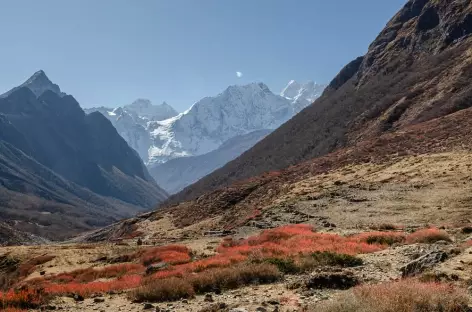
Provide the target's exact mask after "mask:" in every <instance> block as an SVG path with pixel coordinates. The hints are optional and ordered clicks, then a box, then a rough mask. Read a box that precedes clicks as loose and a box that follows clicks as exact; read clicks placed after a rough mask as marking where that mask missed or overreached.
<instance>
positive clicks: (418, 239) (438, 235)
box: [406, 228, 452, 244]
mask: <svg viewBox="0 0 472 312" xmlns="http://www.w3.org/2000/svg"><path fill="white" fill-rule="evenodd" d="M437 241H446V242H451V241H452V240H451V238H450V237H449V235H448V234H447V232H446V231H443V230H439V229H436V228H430V229H422V230H418V231H416V232H413V233H411V234H410V235H408V236H407V237H406V242H407V243H408V244H414V243H425V244H432V243H435V242H437Z"/></svg>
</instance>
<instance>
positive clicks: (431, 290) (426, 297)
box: [312, 280, 468, 312]
mask: <svg viewBox="0 0 472 312" xmlns="http://www.w3.org/2000/svg"><path fill="white" fill-rule="evenodd" d="M467 304H468V299H467V295H466V293H465V292H464V291H462V290H460V289H457V288H454V287H453V286H452V285H450V284H439V283H421V282H418V281H416V280H402V281H398V282H391V283H385V284H379V285H365V286H359V287H356V288H355V289H354V290H353V291H352V292H349V293H345V294H343V295H341V297H339V298H337V300H336V301H334V302H330V303H327V304H324V305H321V306H316V307H315V308H314V309H313V310H312V311H317V312H318V311H320V312H462V311H464V312H465V311H468V307H467Z"/></svg>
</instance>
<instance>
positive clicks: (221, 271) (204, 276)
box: [189, 263, 282, 293]
mask: <svg viewBox="0 0 472 312" xmlns="http://www.w3.org/2000/svg"><path fill="white" fill-rule="evenodd" d="M281 277H282V274H281V273H280V271H279V270H278V269H277V267H276V266H275V265H271V264H267V263H263V264H244V265H238V266H234V267H231V268H216V269H211V270H207V271H205V272H204V273H198V274H195V275H192V276H191V277H190V279H189V281H190V283H191V285H192V286H193V287H194V290H195V292H196V293H205V292H209V291H214V290H217V289H218V290H223V289H234V288H238V287H240V286H243V285H249V284H266V283H272V282H275V281H277V280H278V279H280V278H281Z"/></svg>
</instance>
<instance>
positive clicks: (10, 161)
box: [0, 72, 167, 238]
mask: <svg viewBox="0 0 472 312" xmlns="http://www.w3.org/2000/svg"><path fill="white" fill-rule="evenodd" d="M33 78H34V79H33ZM35 79H36V80H37V81H36V82H35ZM47 81H49V79H47V77H46V76H45V74H44V72H38V73H36V74H35V75H34V76H33V77H32V78H31V79H29V80H28V81H27V83H29V84H28V85H26V86H23V87H21V88H15V89H13V90H12V91H10V92H8V93H6V94H5V95H3V96H2V97H0V203H1V204H0V215H1V217H2V218H1V219H2V220H3V221H8V222H10V223H11V222H13V223H17V225H18V227H19V229H21V230H25V231H26V232H30V233H35V234H38V235H44V236H46V237H49V238H64V237H66V236H68V235H70V234H75V233H77V232H78V231H84V230H88V229H91V228H94V227H98V226H104V225H106V224H109V223H111V222H113V221H116V220H118V219H119V218H123V217H128V216H131V215H133V214H135V213H137V212H139V211H144V210H146V209H147V208H150V207H153V206H154V205H156V204H157V203H159V202H161V201H162V200H165V199H166V197H167V194H166V192H165V191H163V190H162V189H161V188H159V186H158V185H157V184H156V182H155V181H154V180H153V179H152V178H151V176H150V175H149V173H148V172H147V169H146V168H145V166H144V164H143V163H142V161H141V159H140V158H139V156H138V155H137V153H136V152H135V151H134V150H133V149H131V148H130V147H129V146H128V145H127V143H126V142H125V141H124V140H123V139H122V138H121V136H120V135H119V134H118V133H117V132H116V130H115V128H114V127H113V126H112V124H111V123H110V121H108V120H107V119H106V118H105V117H103V116H102V115H101V114H99V113H94V114H90V115H86V114H85V113H84V112H83V110H82V109H81V108H80V106H79V104H78V103H77V101H76V100H75V99H74V98H73V97H72V96H70V95H66V94H64V93H62V92H60V90H59V89H57V90H58V92H59V93H57V92H55V91H56V88H54V86H55V85H53V84H52V83H51V85H52V86H53V87H48V83H47ZM42 89H44V90H45V91H44V92H43V93H39V91H38V90H42ZM32 90H33V91H36V93H38V94H39V96H38V97H37V95H38V94H36V93H33V91H32Z"/></svg>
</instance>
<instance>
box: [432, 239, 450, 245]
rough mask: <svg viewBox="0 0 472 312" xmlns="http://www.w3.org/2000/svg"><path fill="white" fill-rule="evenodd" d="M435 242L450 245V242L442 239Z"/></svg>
mask: <svg viewBox="0 0 472 312" xmlns="http://www.w3.org/2000/svg"><path fill="white" fill-rule="evenodd" d="M435 244H436V245H442V246H444V245H449V244H450V243H449V242H447V241H445V240H440V241H437V242H435Z"/></svg>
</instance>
